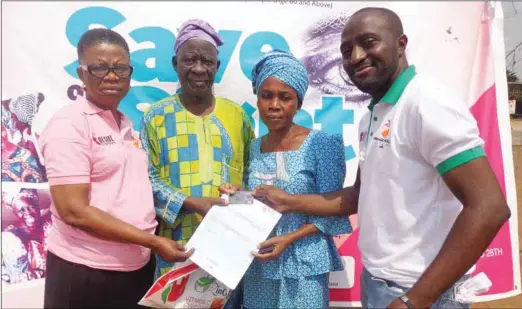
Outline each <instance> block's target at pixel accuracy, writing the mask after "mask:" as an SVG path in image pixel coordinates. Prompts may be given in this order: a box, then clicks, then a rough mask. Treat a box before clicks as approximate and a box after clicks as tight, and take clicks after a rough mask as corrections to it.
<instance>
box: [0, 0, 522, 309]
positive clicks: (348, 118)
mask: <svg viewBox="0 0 522 309" xmlns="http://www.w3.org/2000/svg"><path fill="white" fill-rule="evenodd" d="M371 5H372V6H381V7H388V8H390V9H392V10H394V11H395V12H397V13H398V14H399V16H400V17H401V19H402V20H403V23H404V29H405V33H406V34H407V35H408V37H409V44H408V50H407V53H408V59H409V61H410V63H412V64H415V65H416V67H417V70H418V71H419V72H421V73H425V74H429V75H432V76H434V77H437V78H439V79H441V80H442V81H444V82H445V83H446V84H447V85H449V86H451V87H453V90H454V91H455V93H456V94H457V95H459V96H460V97H461V98H462V99H464V100H465V101H466V102H467V104H468V106H469V107H470V109H471V111H472V112H473V114H474V115H475V117H476V119H477V121H478V123H479V127H480V132H481V135H482V137H483V138H484V140H485V142H486V152H487V155H488V158H489V160H490V163H491V164H492V166H493V168H494V170H495V173H496V175H497V177H498V179H499V182H500V184H501V185H502V188H503V190H504V192H505V194H506V197H507V200H508V203H509V205H510V207H511V211H512V214H513V215H512V219H511V220H510V222H509V223H507V224H506V225H505V226H504V227H503V229H502V230H501V232H500V233H499V235H498V236H497V237H496V238H495V240H494V241H493V243H492V245H491V246H490V248H489V249H488V250H486V252H485V253H484V254H483V256H482V258H481V259H480V261H479V262H478V265H477V270H476V274H478V273H481V272H484V273H485V274H486V275H487V276H488V277H489V279H490V280H491V281H492V283H493V286H492V287H491V289H490V290H489V291H488V292H486V293H484V294H483V295H480V296H478V297H477V298H476V300H477V301H484V300H492V299H498V298H503V297H508V296H513V295H516V294H518V293H520V269H519V260H518V249H519V247H518V239H517V233H516V231H517V219H516V218H517V216H516V211H517V206H516V196H515V181H514V171H513V159H512V152H511V132H510V125H509V116H508V115H509V114H508V104H507V85H506V77H505V71H504V67H505V66H504V47H503V46H504V42H503V16H502V10H501V7H500V4H499V3H495V2H489V3H488V2H456V3H454V2H371ZM365 6H368V4H367V3H365V2H332V1H259V2H251V1H241V2H240V1H238V2H199V1H198V2H154V3H145V2H70V3H68V2H55V3H53V2H43V3H41V2H29V3H24V2H7V3H4V4H3V10H2V26H3V28H4V29H2V34H3V38H2V64H3V67H2V76H3V77H4V78H3V80H2V240H3V242H2V305H3V306H4V307H25V308H28V307H41V306H42V304H43V299H42V296H43V284H44V280H45V279H44V278H45V249H46V244H45V235H46V234H45V231H46V227H47V226H48V224H49V217H50V215H49V211H48V209H49V203H50V197H49V193H48V184H47V180H46V177H45V162H43V161H42V159H41V157H40V155H39V150H38V136H39V134H40V133H41V132H42V129H43V128H44V127H45V125H46V123H47V122H48V121H49V119H50V117H51V116H52V115H53V113H54V112H56V110H58V109H59V108H60V107H63V106H65V105H67V104H73V103H74V101H75V100H76V99H77V98H78V97H79V96H83V95H84V93H83V91H82V87H81V86H82V83H81V81H80V80H79V79H78V77H77V75H76V68H77V67H78V62H77V56H76V44H77V43H78V40H79V38H80V36H81V35H82V34H83V33H84V32H85V31H86V30H88V29H90V28H93V27H107V28H111V29H113V30H115V31H117V32H119V33H120V34H121V35H123V36H124V37H125V38H126V40H127V42H128V43H129V46H130V49H131V58H132V65H133V66H134V68H135V72H134V74H133V76H132V86H133V87H132V89H131V91H130V92H129V94H128V95H127V97H126V98H125V99H124V101H123V102H122V104H121V106H120V108H121V110H122V111H123V112H124V113H126V114H127V115H128V116H129V117H130V118H131V120H132V121H133V122H134V124H135V126H136V128H138V125H139V120H140V117H141V116H142V111H143V110H144V109H145V108H146V107H147V106H148V104H150V103H152V102H154V101H157V100H159V99H162V98H164V97H166V96H168V95H170V94H173V93H175V92H176V91H177V89H178V84H177V81H178V78H177V75H176V73H175V72H174V70H173V68H172V65H171V57H172V56H173V46H174V42H175V40H176V35H177V33H178V27H179V26H180V25H181V23H182V22H183V21H185V20H186V19H189V18H202V19H206V20H208V21H209V22H210V23H211V24H212V25H213V26H214V27H215V28H216V29H218V30H219V33H220V35H221V36H222V37H223V38H224V41H225V44H224V45H223V46H221V47H220V53H219V57H220V59H221V67H220V69H219V71H218V74H217V77H216V84H215V92H216V94H218V95H221V96H224V97H227V98H229V99H231V100H233V101H235V102H237V103H238V104H239V105H241V106H242V107H243V108H244V110H245V111H246V112H247V113H248V115H250V117H251V120H252V121H253V122H254V123H255V124H256V133H257V136H260V135H263V134H265V133H267V129H266V127H265V126H264V125H263V124H262V123H260V122H259V121H258V114H257V111H256V97H255V95H254V94H253V93H252V85H251V81H250V73H251V69H252V67H253V65H254V64H255V63H256V61H257V60H258V59H259V58H260V57H261V56H262V55H263V53H265V52H267V51H270V50H271V49H276V48H277V49H283V50H289V51H291V52H292V53H294V54H295V55H296V56H297V57H299V58H300V59H302V60H303V62H304V63H305V65H306V67H307V69H308V72H309V76H310V89H309V91H308V93H307V95H306V98H305V102H304V105H303V109H302V110H301V111H300V113H299V114H298V115H297V116H296V119H295V120H296V122H297V123H298V124H301V125H304V126H307V127H311V128H312V127H313V128H316V129H320V130H324V131H327V132H332V133H343V135H344V140H345V154H346V160H347V161H346V166H347V177H346V181H345V185H351V184H352V183H353V182H354V180H355V174H356V170H357V165H358V159H357V154H358V143H357V128H358V122H359V120H360V119H361V117H362V116H363V115H364V113H365V112H367V108H366V106H367V104H368V102H369V97H368V96H367V95H365V94H363V93H361V92H359V91H358V90H357V89H356V87H355V86H354V85H353V84H352V83H351V82H350V80H349V78H348V76H347V75H346V73H345V72H344V71H343V69H342V65H341V55H340V52H339V42H340V34H341V31H342V29H343V26H344V23H345V22H346V21H347V19H348V18H349V17H350V15H351V14H352V13H353V12H355V11H356V10H358V9H360V8H362V7H365ZM497 102H499V104H497ZM441 121H443V120H441ZM350 221H351V222H352V225H354V227H356V226H357V218H356V216H353V217H351V218H350ZM357 238H358V229H356V230H355V232H354V233H353V234H351V235H340V236H337V237H336V238H335V241H336V244H337V246H338V248H339V251H340V253H341V255H342V256H343V261H344V262H345V268H346V270H345V271H344V272H339V273H333V274H332V275H331V278H330V287H331V290H330V299H331V304H332V305H333V306H343V307H345V306H357V305H360V296H359V292H360V286H359V280H358V278H359V276H360V273H361V269H362V266H361V264H360V254H359V252H358V250H357ZM498 265H502V266H498ZM29 295H30V296H29Z"/></svg>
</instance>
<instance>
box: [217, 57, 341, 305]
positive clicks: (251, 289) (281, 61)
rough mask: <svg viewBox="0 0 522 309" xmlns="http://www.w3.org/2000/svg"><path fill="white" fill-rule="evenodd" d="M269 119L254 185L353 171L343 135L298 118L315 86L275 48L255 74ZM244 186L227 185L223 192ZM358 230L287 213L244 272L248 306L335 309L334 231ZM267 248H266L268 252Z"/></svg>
mask: <svg viewBox="0 0 522 309" xmlns="http://www.w3.org/2000/svg"><path fill="white" fill-rule="evenodd" d="M252 84H253V87H254V93H255V94H257V98H258V101H257V106H258V110H259V114H260V116H261V119H262V120H263V122H264V123H265V124H266V126H267V127H268V130H269V133H268V134H267V135H265V136H262V137H259V138H257V139H256V140H254V141H253V142H252V144H251V146H250V160H249V163H248V168H247V174H248V175H247V178H248V180H247V189H248V190H253V189H255V188H256V187H258V186H259V185H263V184H269V185H275V186H277V187H279V188H281V189H282V190H285V191H287V192H289V193H292V194H302V193H326V192H331V191H336V190H339V189H341V188H342V187H343V182H344V178H345V173H346V167H345V158H344V143H343V138H342V136H340V135H329V134H326V133H323V132H320V131H316V130H310V129H308V128H305V127H302V126H299V125H297V124H295V123H294V122H293V118H294V116H295V115H296V113H297V112H298V111H299V109H300V108H301V105H302V102H303V98H304V95H305V93H306V90H307V88H308V74H307V72H306V69H305V67H304V66H303V64H302V63H301V62H300V61H299V60H297V59H296V58H295V57H294V56H293V55H291V54H289V53H286V52H282V51H273V52H270V53H268V54H266V55H265V56H264V57H263V58H262V59H261V60H260V61H259V63H258V64H257V65H256V66H255V67H254V70H253V72H252ZM235 190H240V188H236V187H233V186H231V185H225V186H223V187H222V188H221V191H222V192H226V193H233V192H234V191H235ZM349 232H351V226H350V223H349V221H348V218H346V217H315V216H309V215H304V214H296V213H285V214H283V216H282V218H281V220H280V221H279V223H278V224H277V226H276V227H275V228H274V230H273V231H272V234H271V235H270V237H269V239H268V240H267V241H265V242H263V243H261V244H260V246H259V248H260V252H266V251H268V252H266V253H260V252H253V255H254V256H255V257H256V259H254V261H253V263H252V265H251V266H250V268H249V270H248V271H247V273H246V274H245V277H244V307H245V308H248V309H257V308H328V274H329V272H332V271H338V270H342V269H343V266H342V263H341V260H340V257H339V254H338V252H337V249H336V247H335V245H334V242H333V236H334V235H337V234H345V233H349ZM265 250H266V251H265Z"/></svg>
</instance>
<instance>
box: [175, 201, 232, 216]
mask: <svg viewBox="0 0 522 309" xmlns="http://www.w3.org/2000/svg"><path fill="white" fill-rule="evenodd" d="M227 205H228V202H227V201H225V200H224V199H222V198H219V197H200V198H193V197H187V199H185V203H184V206H186V207H187V208H188V209H190V210H193V211H195V212H197V213H199V214H201V215H202V216H204V215H206V214H207V212H208V211H209V210H210V208H212V206H227Z"/></svg>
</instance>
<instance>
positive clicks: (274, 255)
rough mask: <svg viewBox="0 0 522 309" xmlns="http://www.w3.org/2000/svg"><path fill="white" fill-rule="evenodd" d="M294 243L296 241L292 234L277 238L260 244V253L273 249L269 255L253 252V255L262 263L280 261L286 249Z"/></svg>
mask: <svg viewBox="0 0 522 309" xmlns="http://www.w3.org/2000/svg"><path fill="white" fill-rule="evenodd" d="M293 242H294V239H293V237H292V235H291V234H285V235H280V236H275V237H272V238H270V239H268V240H266V241H263V242H262V243H260V244H259V251H260V252H263V249H265V250H266V249H270V247H273V250H272V251H270V252H267V253H259V252H255V251H252V255H253V256H255V257H256V258H258V259H259V260H260V261H261V262H266V261H271V260H275V259H278V258H279V256H280V255H281V254H282V253H283V251H285V249H286V248H287V247H288V246H290V245H291V244H292V243H293Z"/></svg>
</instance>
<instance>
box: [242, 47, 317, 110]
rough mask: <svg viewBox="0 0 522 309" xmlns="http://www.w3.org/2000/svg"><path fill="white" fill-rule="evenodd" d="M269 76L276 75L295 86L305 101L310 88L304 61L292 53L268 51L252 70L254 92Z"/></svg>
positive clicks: (300, 98)
mask: <svg viewBox="0 0 522 309" xmlns="http://www.w3.org/2000/svg"><path fill="white" fill-rule="evenodd" d="M268 77H275V78H277V79H279V80H280V81H282V82H283V83H285V84H287V85H288V86H290V87H292V88H294V90H295V92H296V93H297V96H298V97H299V100H300V102H303V99H304V96H305V93H306V90H307V89H308V72H307V71H306V68H305V67H304V65H303V63H302V62H301V61H299V60H298V59H297V58H296V57H294V56H293V55H292V54H290V53H288V52H285V51H282V50H273V51H271V52H269V53H266V54H265V55H264V56H263V57H262V58H261V60H259V62H258V63H257V64H256V65H255V66H254V69H253V70H252V87H253V88H254V94H257V93H258V92H259V87H261V85H262V84H263V82H264V81H265V80H266V79H267V78H268Z"/></svg>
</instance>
